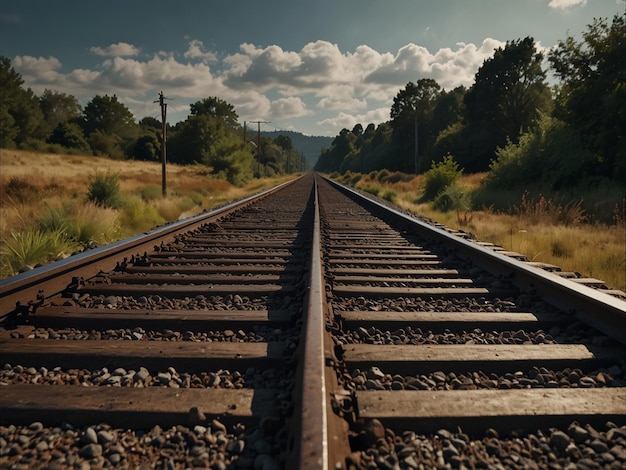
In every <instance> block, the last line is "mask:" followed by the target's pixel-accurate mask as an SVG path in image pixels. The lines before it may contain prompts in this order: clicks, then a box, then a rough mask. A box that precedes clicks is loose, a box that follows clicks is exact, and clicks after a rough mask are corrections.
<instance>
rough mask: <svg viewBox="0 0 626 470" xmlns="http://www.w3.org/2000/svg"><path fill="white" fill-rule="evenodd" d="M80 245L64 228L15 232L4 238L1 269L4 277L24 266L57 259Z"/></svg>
mask: <svg viewBox="0 0 626 470" xmlns="http://www.w3.org/2000/svg"><path fill="white" fill-rule="evenodd" d="M77 247H78V245H77V244H76V243H75V242H74V241H72V240H71V239H69V238H68V237H67V235H66V234H65V232H64V231H63V230H56V231H51V232H47V231H46V232H44V231H40V230H35V231H21V232H14V233H11V235H10V236H9V237H7V238H5V239H3V240H2V247H1V248H0V258H1V262H0V265H1V269H2V275H3V276H4V277H7V276H11V275H13V274H15V273H17V272H18V271H19V270H20V269H21V268H22V267H24V266H35V265H36V264H38V263H46V262H49V261H52V260H54V259H57V258H58V257H59V256H60V255H62V254H63V253H69V252H71V251H73V250H75V249H76V248H77Z"/></svg>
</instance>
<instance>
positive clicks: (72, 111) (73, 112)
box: [39, 89, 82, 148]
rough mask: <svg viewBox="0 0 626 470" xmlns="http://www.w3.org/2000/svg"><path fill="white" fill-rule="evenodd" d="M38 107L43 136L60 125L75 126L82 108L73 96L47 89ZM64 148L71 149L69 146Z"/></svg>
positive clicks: (40, 98)
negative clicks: (40, 114)
mask: <svg viewBox="0 0 626 470" xmlns="http://www.w3.org/2000/svg"><path fill="white" fill-rule="evenodd" d="M39 107H40V108H41V111H42V113H43V120H44V124H43V126H44V134H45V135H49V134H50V133H51V132H52V131H53V130H54V129H56V128H57V127H58V126H59V125H61V124H69V123H74V124H76V122H77V121H78V118H79V117H80V115H81V113H82V107H81V105H80V103H79V102H78V100H77V99H76V98H75V97H74V96H72V95H66V94H65V93H59V92H55V91H51V90H48V89H46V90H44V92H43V94H42V95H41V96H40V97H39ZM81 137H82V131H81ZM61 145H63V144H61ZM65 147H70V148H72V146H69V145H65Z"/></svg>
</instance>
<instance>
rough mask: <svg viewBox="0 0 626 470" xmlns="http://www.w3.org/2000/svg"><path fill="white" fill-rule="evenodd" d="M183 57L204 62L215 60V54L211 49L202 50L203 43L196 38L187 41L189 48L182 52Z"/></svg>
mask: <svg viewBox="0 0 626 470" xmlns="http://www.w3.org/2000/svg"><path fill="white" fill-rule="evenodd" d="M183 57H185V59H200V60H201V61H202V62H204V63H208V62H215V61H216V60H217V54H215V52H211V51H205V50H204V44H203V43H202V41H198V40H197V39H194V40H192V41H191V42H190V43H189V48H188V49H187V51H186V52H185V53H184V54H183Z"/></svg>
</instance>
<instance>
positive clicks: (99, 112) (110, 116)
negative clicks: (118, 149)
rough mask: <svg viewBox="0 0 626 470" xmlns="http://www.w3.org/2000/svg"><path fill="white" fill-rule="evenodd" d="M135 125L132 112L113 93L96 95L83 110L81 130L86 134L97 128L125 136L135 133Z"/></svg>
mask: <svg viewBox="0 0 626 470" xmlns="http://www.w3.org/2000/svg"><path fill="white" fill-rule="evenodd" d="M136 127H137V125H136V123H135V118H134V117H133V114H132V113H131V112H130V110H129V109H128V108H127V107H126V106H125V105H124V104H123V103H121V102H120V101H119V100H118V99H117V96H115V95H113V96H108V95H104V96H101V95H96V96H95V97H94V98H93V99H92V100H91V101H90V102H89V103H87V105H86V106H85V109H84V111H83V130H84V131H85V135H87V136H89V135H90V134H91V133H92V132H95V131H96V130H99V131H101V132H104V133H105V134H109V135H117V136H119V137H121V138H126V137H131V136H133V135H135V133H136V130H137V129H136Z"/></svg>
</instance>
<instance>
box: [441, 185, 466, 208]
mask: <svg viewBox="0 0 626 470" xmlns="http://www.w3.org/2000/svg"><path fill="white" fill-rule="evenodd" d="M433 207H434V208H435V209H437V210H438V211H441V212H449V211H457V212H467V211H469V210H471V208H472V200H471V197H470V195H469V193H468V192H467V191H465V190H464V189H463V188H462V187H461V186H459V185H458V184H450V185H448V186H446V188H445V189H444V190H443V191H441V192H440V193H439V194H438V195H437V197H435V200H434V201H433Z"/></svg>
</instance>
